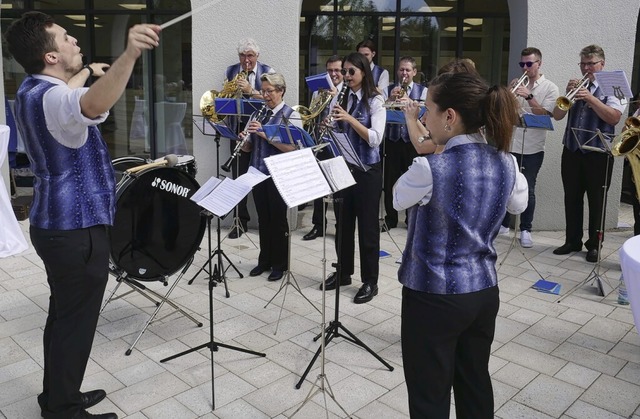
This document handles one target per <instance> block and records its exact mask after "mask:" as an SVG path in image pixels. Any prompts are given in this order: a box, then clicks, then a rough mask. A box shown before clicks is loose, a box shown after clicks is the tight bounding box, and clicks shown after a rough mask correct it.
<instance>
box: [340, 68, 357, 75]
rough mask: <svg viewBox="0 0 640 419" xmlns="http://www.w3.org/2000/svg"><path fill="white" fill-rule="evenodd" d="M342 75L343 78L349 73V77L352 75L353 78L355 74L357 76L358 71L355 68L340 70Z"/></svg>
mask: <svg viewBox="0 0 640 419" xmlns="http://www.w3.org/2000/svg"><path fill="white" fill-rule="evenodd" d="M340 73H341V74H342V75H343V76H346V75H347V73H349V75H350V76H353V75H354V74H356V69H355V68H353V67H351V68H349V69H346V68H343V69H342V70H340Z"/></svg>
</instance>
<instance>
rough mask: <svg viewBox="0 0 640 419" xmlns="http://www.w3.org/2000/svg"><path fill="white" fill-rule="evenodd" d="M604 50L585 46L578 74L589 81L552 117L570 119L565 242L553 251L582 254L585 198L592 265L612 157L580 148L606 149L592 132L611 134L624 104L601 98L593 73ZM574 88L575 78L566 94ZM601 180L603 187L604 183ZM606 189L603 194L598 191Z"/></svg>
mask: <svg viewBox="0 0 640 419" xmlns="http://www.w3.org/2000/svg"><path fill="white" fill-rule="evenodd" d="M604 60H605V59H604V51H603V49H602V48H601V47H599V46H598V45H588V46H586V47H584V48H583V49H582V51H580V62H579V63H578V65H579V66H580V71H581V72H582V75H583V77H586V78H587V79H588V80H589V84H588V85H587V86H586V87H580V88H579V89H577V91H576V94H575V96H574V98H575V103H574V104H573V105H572V106H571V108H570V109H568V110H566V109H560V108H558V106H556V107H555V108H554V110H553V117H554V118H555V119H556V120H561V119H562V118H564V117H565V116H566V115H567V113H568V114H569V119H568V121H567V128H566V129H565V132H564V138H563V140H562V142H563V144H564V148H563V149H562V161H561V169H560V171H561V175H562V185H563V187H564V213H565V222H566V238H565V242H564V244H563V245H562V246H560V247H558V248H557V249H555V250H554V251H553V253H554V254H556V255H566V254H569V253H571V252H577V251H580V250H582V220H583V216H582V214H583V202H584V194H585V192H586V194H587V200H588V202H589V239H588V240H587V241H586V242H585V243H584V246H585V247H586V248H587V256H586V259H587V262H597V261H598V253H599V252H600V246H599V239H598V234H604V232H603V231H600V229H601V227H602V226H601V225H600V223H601V220H602V219H603V218H604V216H605V214H604V206H603V200H604V199H606V191H608V189H609V185H610V184H611V172H612V170H613V161H611V160H609V159H613V158H612V157H611V155H610V154H608V153H600V152H597V151H590V150H585V149H584V148H583V146H585V145H588V146H590V147H597V148H602V149H604V148H606V147H607V146H606V145H604V144H602V141H601V139H600V138H599V136H598V135H597V134H596V133H597V132H598V131H600V132H602V133H603V134H604V135H605V137H606V136H612V135H613V133H614V131H615V126H616V124H617V123H618V122H619V121H620V117H621V116H622V112H623V111H624V109H625V107H626V105H623V104H621V103H620V100H619V99H617V98H615V97H613V96H605V95H604V92H603V91H602V88H601V87H600V86H599V85H598V81H597V80H596V78H595V76H594V74H595V73H597V72H599V71H602V70H603V69H604ZM578 86H579V80H569V83H568V84H567V88H566V92H567V94H568V93H569V92H570V91H572V90H574V89H576V88H577V87H578ZM605 180H606V185H605ZM603 186H606V189H605V192H604V193H603V192H602V189H603Z"/></svg>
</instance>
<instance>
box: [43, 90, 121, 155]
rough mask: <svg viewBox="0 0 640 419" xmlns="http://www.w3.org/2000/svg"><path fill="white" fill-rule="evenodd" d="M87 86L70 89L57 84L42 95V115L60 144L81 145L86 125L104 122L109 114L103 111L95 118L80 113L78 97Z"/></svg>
mask: <svg viewBox="0 0 640 419" xmlns="http://www.w3.org/2000/svg"><path fill="white" fill-rule="evenodd" d="M87 90H89V88H88V87H81V88H77V89H71V88H69V86H67V85H66V84H58V85H56V86H54V87H52V88H51V89H49V90H48V91H47V92H46V93H45V94H44V96H43V99H42V102H43V105H42V106H43V109H44V117H45V121H46V122H47V128H48V129H49V132H50V133H51V135H52V136H53V138H55V139H56V140H57V141H58V142H59V143H60V144H62V145H64V146H66V147H69V148H80V147H82V146H83V145H84V144H85V143H86V141H87V137H88V135H89V130H88V129H87V127H89V126H92V125H98V124H101V123H102V122H104V121H105V120H106V119H107V116H109V112H108V111H107V112H105V113H103V114H101V115H100V116H98V117H97V118H95V119H90V118H87V117H86V116H84V115H83V114H82V110H81V108H80V98H81V97H82V95H84V94H85V93H86V92H87Z"/></svg>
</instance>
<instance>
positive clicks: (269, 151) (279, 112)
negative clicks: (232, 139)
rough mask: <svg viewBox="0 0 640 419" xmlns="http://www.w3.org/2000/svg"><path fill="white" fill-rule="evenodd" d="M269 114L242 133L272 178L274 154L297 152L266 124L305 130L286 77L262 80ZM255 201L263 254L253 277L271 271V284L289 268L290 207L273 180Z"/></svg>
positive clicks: (255, 160)
mask: <svg viewBox="0 0 640 419" xmlns="http://www.w3.org/2000/svg"><path fill="white" fill-rule="evenodd" d="M260 81H261V86H262V91H261V92H260V93H261V95H262V96H263V97H264V101H265V106H266V112H258V114H259V115H260V117H259V118H256V117H255V116H252V119H251V121H250V122H249V123H248V125H247V128H246V131H243V132H242V133H241V134H240V139H241V140H244V139H245V137H246V136H247V135H248V136H249V139H248V140H247V142H246V143H245V144H244V146H243V149H244V151H245V152H247V153H248V152H251V166H253V167H255V168H256V169H258V170H260V171H261V172H262V173H264V174H266V175H268V174H269V169H267V165H266V164H265V162H264V159H265V158H267V157H269V156H273V155H274V154H279V153H286V152H288V151H293V150H295V146H294V145H292V144H283V143H282V142H281V141H280V140H279V139H278V138H270V137H269V136H268V135H267V134H266V133H265V132H264V130H263V128H262V126H263V124H271V125H276V124H277V125H280V124H285V125H295V126H297V127H299V128H302V120H301V119H300V114H299V113H298V112H296V111H294V110H293V109H291V107H290V106H289V105H287V104H285V103H284V100H283V96H284V94H285V92H286V91H287V85H286V83H285V81H284V77H283V76H282V74H279V73H274V74H263V75H262V77H260ZM253 200H254V201H255V204H256V211H257V213H258V234H259V237H260V254H259V256H258V265H257V266H256V267H255V268H253V269H252V270H251V272H250V273H249V275H250V276H258V275H261V274H262V273H263V272H265V271H267V270H269V269H271V274H270V275H269V277H268V280H269V281H277V280H279V279H281V278H282V276H283V273H284V271H286V270H287V269H288V255H289V239H288V234H289V224H288V222H287V204H285V202H284V200H283V199H282V197H281V196H280V193H279V192H278V189H277V188H276V185H275V183H273V179H272V178H271V177H270V178H268V179H267V180H265V181H263V182H262V183H259V184H257V185H256V186H255V187H254V188H253Z"/></svg>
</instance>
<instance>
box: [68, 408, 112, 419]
mask: <svg viewBox="0 0 640 419" xmlns="http://www.w3.org/2000/svg"><path fill="white" fill-rule="evenodd" d="M91 418H93V419H118V415H116V414H115V413H98V414H97V415H94V414H91V413H89V412H87V411H86V410H81V411H80V412H78V413H76V414H75V415H74V416H73V419H91Z"/></svg>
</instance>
